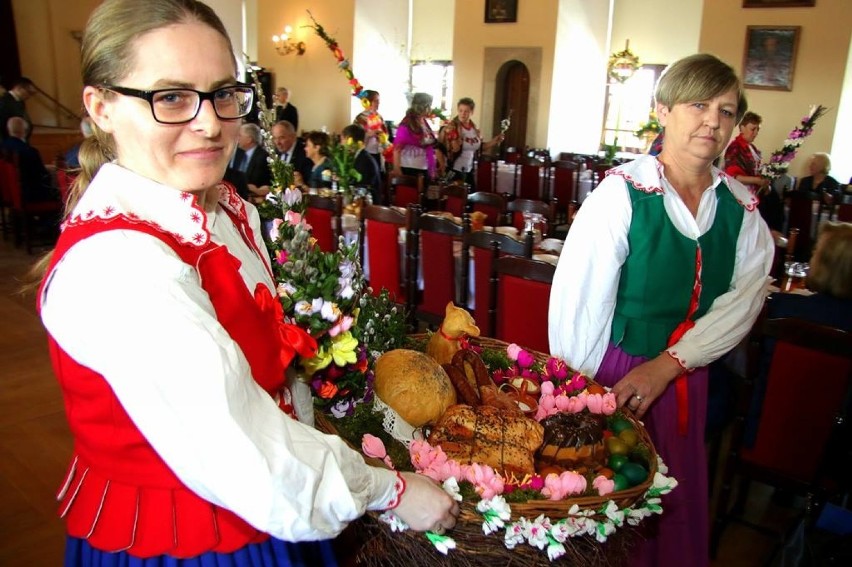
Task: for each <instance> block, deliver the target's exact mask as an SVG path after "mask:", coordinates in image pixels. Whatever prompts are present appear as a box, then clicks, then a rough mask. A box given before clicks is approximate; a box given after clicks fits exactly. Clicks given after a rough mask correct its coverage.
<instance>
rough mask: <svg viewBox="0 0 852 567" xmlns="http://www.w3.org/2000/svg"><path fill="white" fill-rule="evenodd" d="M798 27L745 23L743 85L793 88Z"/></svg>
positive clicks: (799, 28)
mask: <svg viewBox="0 0 852 567" xmlns="http://www.w3.org/2000/svg"><path fill="white" fill-rule="evenodd" d="M800 30H801V26H748V27H747V28H746V41H745V44H746V45H745V54H744V55H743V84H744V85H745V86H746V87H748V88H752V89H766V90H774V91H791V90H793V70H794V68H795V65H796V50H797V49H798V48H799V32H800Z"/></svg>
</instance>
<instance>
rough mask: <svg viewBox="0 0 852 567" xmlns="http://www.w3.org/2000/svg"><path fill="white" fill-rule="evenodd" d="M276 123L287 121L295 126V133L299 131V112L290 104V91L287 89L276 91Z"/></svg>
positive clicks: (282, 88) (279, 88)
mask: <svg viewBox="0 0 852 567" xmlns="http://www.w3.org/2000/svg"><path fill="white" fill-rule="evenodd" d="M274 98H275V121H276V122H281V121H282V120H286V121H287V122H289V123H290V124H292V125H293V131H294V132H298V131H299V110H298V109H297V108H296V107H295V106H293V105H292V104H290V91H289V90H287V88H286V87H278V90H276V91H275V97H274Z"/></svg>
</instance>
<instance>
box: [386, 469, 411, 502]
mask: <svg viewBox="0 0 852 567" xmlns="http://www.w3.org/2000/svg"><path fill="white" fill-rule="evenodd" d="M393 489H394V490H395V491H396V496H394V497H393V500H391V501H390V503H389V504H388V507H387V508H385V509H386V510H393V509H394V508H396V507H397V506H399V503H400V501H402V495H403V494H405V489H406V484H405V479H404V478H402V475H401V474H400V473H399V471H396V482H395V483H394V485H393Z"/></svg>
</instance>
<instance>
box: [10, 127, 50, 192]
mask: <svg viewBox="0 0 852 567" xmlns="http://www.w3.org/2000/svg"><path fill="white" fill-rule="evenodd" d="M6 130H7V131H8V132H9V137H8V138H6V139H5V140H3V144H2V145H3V149H5V150H6V151H7V152H9V153H11V154H14V155H15V156H16V158H17V162H18V174H19V176H20V183H21V194H22V197H23V200H24V202H25V203H35V202H39V201H50V200H56V199H57V198H58V193H57V191H56V189H54V188H53V183H52V181H51V179H52V178H51V175H50V172H48V171H47V168H46V167H45V166H44V162H43V161H42V159H41V154H40V153H38V150H37V149H35V148H34V147H32V146H31V145H30V144H29V143H28V142H27V138H28V137H29V133H30V131H29V125H28V124H27V122H26V120H24V119H23V118H21V117H20V116H13V117H12V118H10V119H9V120H8V121H7V123H6Z"/></svg>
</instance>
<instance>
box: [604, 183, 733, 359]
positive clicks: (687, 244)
mask: <svg viewBox="0 0 852 567" xmlns="http://www.w3.org/2000/svg"><path fill="white" fill-rule="evenodd" d="M627 188H628V191H629V193H630V201H631V204H632V207H633V220H632V222H631V224H630V231H629V232H628V234H627V242H628V245H629V253H628V255H627V260H626V261H625V262H624V265H623V266H622V267H621V278H620V280H619V283H618V295H617V297H616V305H615V315H614V317H613V320H612V335H611V336H612V339H611V340H612V342H613V343H614V344H616V345H618V346H620V347H621V349H622V350H623V351H624V352H626V353H627V354H630V355H632V356H644V357H648V358H653V357H655V356H657V355H658V354H660V353H661V352H662V351H663V350H665V348H666V347H667V346H668V345H667V343H668V339H669V335H671V333H672V331H674V329H675V327H677V325H678V324H679V323H680V322H682V321H683V320H684V319H685V318H686V316H687V313H688V311H689V303H690V298H691V296H692V288H693V284H694V282H695V268H696V266H695V262H696V250H697V248H699V247H700V248H701V261H702V268H701V294H700V296H699V304H698V310H697V311H696V312H695V313H694V314H693V316H692V320H696V319H698V318H699V317H701V316H702V315H704V313H706V312H707V310H708V309H710V306H711V305H712V303H713V301H714V300H715V299H716V298H717V297H719V296H720V295H722V294H723V293H725V292H727V291H728V289H729V288H730V285H731V277H732V276H733V273H734V260H735V258H736V248H737V237H738V236H739V232H740V227H741V226H742V220H743V214H744V212H743V208H742V206H741V205H740V204H739V203H737V201H736V199H734V196H733V195H732V194H731V191H730V189H728V186H727V185H725V184H724V183H720V184H719V185H718V186H717V187H716V198H717V203H716V217H715V219H713V226H711V227H710V230H708V231H707V232H706V233H705V234H703V235H702V236H700V237H699V238H698V240H697V241H696V240H693V239H692V238H689V237H687V236H684V235H683V234H681V233H680V232H679V231H678V230H677V228H675V226H674V224H672V221H671V220H670V219H669V216H668V215H667V214H666V210H665V206H664V205H663V195H661V194H660V193H647V192H644V191H639V190H637V189H636V188H635V187H634V186H633V184H632V183H630V182H628V183H627Z"/></svg>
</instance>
